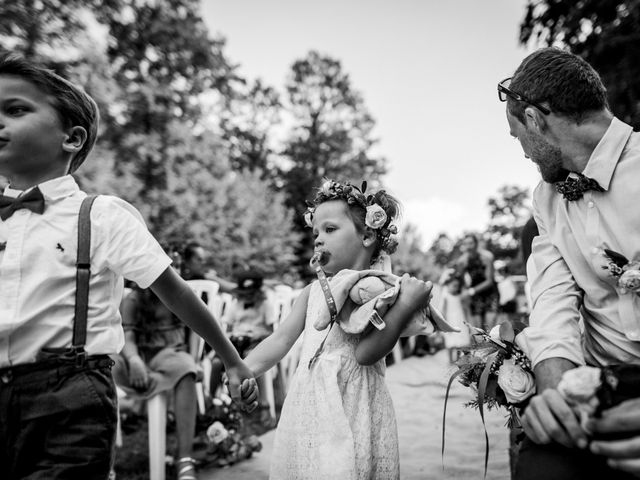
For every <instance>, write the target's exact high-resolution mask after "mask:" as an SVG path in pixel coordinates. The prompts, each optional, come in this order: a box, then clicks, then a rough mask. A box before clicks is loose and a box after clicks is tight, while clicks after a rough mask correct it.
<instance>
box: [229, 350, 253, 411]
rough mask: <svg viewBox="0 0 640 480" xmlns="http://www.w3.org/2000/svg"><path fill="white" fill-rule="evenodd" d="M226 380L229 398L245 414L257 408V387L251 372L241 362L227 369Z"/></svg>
mask: <svg viewBox="0 0 640 480" xmlns="http://www.w3.org/2000/svg"><path fill="white" fill-rule="evenodd" d="M226 373H227V379H228V383H229V393H230V394H231V398H233V399H234V400H235V401H236V402H238V403H240V405H241V406H242V408H243V409H244V410H246V411H247V412H252V411H253V410H255V409H256V407H257V406H258V386H257V384H256V381H255V379H254V378H253V372H252V371H251V370H250V369H249V368H248V367H247V366H246V365H245V363H244V362H241V363H240V364H239V365H236V366H233V367H229V368H227V372H226Z"/></svg>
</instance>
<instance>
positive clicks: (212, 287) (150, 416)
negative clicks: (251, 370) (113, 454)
mask: <svg viewBox="0 0 640 480" xmlns="http://www.w3.org/2000/svg"><path fill="white" fill-rule="evenodd" d="M187 284H189V286H190V287H191V289H192V290H193V292H194V293H195V294H196V296H198V298H201V299H203V298H204V294H205V293H206V298H207V302H205V303H206V304H207V307H208V308H209V310H210V311H211V312H212V313H213V314H214V316H215V317H216V320H218V321H219V320H220V317H219V314H218V313H217V312H215V311H214V310H213V307H212V305H213V304H214V301H213V300H214V299H215V297H216V295H217V293H218V290H219V285H218V284H217V283H216V282H213V281H211V280H189V281H187ZM203 301H204V300H203ZM204 343H205V342H204V340H203V339H202V338H201V337H200V336H199V335H197V334H196V333H195V332H191V335H190V336H189V353H190V354H191V355H192V356H193V358H194V360H195V361H196V363H198V364H199V365H200V366H201V367H204V366H205V365H206V362H201V360H202V355H203V353H204ZM203 370H206V369H205V368H203ZM203 380H206V381H207V383H208V375H207V372H206V371H205V372H204V379H203ZM196 395H197V399H198V410H199V411H200V413H204V412H205V409H206V406H205V390H204V386H203V382H198V383H196ZM168 403H169V397H168V394H167V393H160V394H158V395H154V396H153V397H151V398H150V399H148V400H147V421H148V424H149V478H150V479H151V480H165V467H166V466H165V456H166V451H167V405H168Z"/></svg>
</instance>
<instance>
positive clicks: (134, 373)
mask: <svg viewBox="0 0 640 480" xmlns="http://www.w3.org/2000/svg"><path fill="white" fill-rule="evenodd" d="M128 362H129V383H130V384H131V386H132V387H133V388H135V389H136V390H146V389H147V386H148V385H149V375H148V374H147V367H146V365H145V364H144V362H143V361H142V359H141V358H140V355H133V356H131V357H129V359H128Z"/></svg>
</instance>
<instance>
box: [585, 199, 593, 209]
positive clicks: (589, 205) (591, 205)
mask: <svg viewBox="0 0 640 480" xmlns="http://www.w3.org/2000/svg"><path fill="white" fill-rule="evenodd" d="M594 205H595V203H593V202H592V201H591V200H589V202H588V203H587V207H589V208H593V207H594Z"/></svg>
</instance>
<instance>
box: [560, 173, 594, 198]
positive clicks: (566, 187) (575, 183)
mask: <svg viewBox="0 0 640 480" xmlns="http://www.w3.org/2000/svg"><path fill="white" fill-rule="evenodd" d="M577 175H578V177H577V178H576V177H573V176H571V177H569V178H567V179H566V180H565V181H564V182H558V183H556V190H557V191H558V193H561V194H562V196H563V197H564V198H565V199H567V200H569V201H570V202H571V201H573V200H579V199H581V198H582V195H584V192H586V191H588V190H595V191H596V192H604V188H602V187H601V186H600V185H599V184H598V182H596V181H595V180H594V179H593V178H589V177H585V176H584V175H582V174H581V173H578V174H577Z"/></svg>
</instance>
